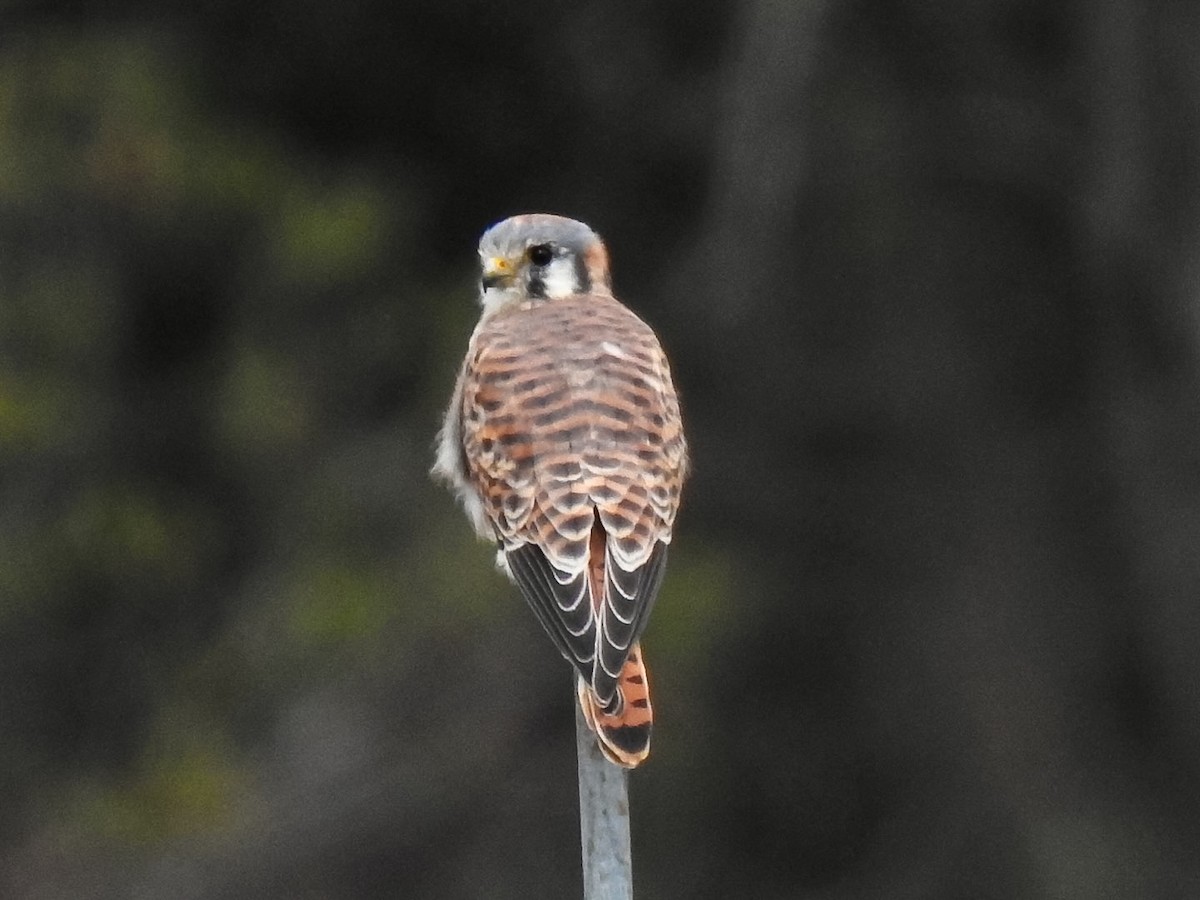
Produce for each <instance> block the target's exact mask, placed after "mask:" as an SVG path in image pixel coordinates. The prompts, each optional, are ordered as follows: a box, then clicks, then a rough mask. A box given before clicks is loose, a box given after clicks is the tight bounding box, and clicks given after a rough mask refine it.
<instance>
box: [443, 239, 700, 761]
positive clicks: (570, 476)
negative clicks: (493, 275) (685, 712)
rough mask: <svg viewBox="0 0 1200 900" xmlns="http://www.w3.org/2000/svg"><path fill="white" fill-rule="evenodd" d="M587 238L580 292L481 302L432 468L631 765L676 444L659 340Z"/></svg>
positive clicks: (676, 487)
mask: <svg viewBox="0 0 1200 900" xmlns="http://www.w3.org/2000/svg"><path fill="white" fill-rule="evenodd" d="M510 221H511V220H510ZM567 221H569V220H567ZM540 224H544V223H540ZM574 224H578V223H574ZM551 233H553V230H552V229H551ZM588 234H591V232H590V231H588ZM592 237H593V238H594V237H595V236H594V235H592ZM539 239H541V238H539ZM595 243H596V245H597V246H598V248H599V251H598V252H596V253H589V247H588V246H583V247H579V248H576V249H577V250H578V252H577V253H575V255H574V257H573V258H572V259H571V262H572V264H576V265H577V267H578V265H579V264H581V262H580V261H581V260H582V261H583V264H590V265H591V266H592V267H593V269H596V270H597V271H595V272H594V273H593V274H595V275H596V276H598V277H594V278H590V279H589V280H588V286H589V287H590V288H591V292H590V293H567V294H563V295H560V296H555V297H550V298H547V299H538V300H532V299H530V297H529V295H528V293H524V294H522V293H521V292H519V291H517V292H515V294H514V298H513V300H512V301H511V302H506V303H501V304H497V305H496V306H495V307H494V308H492V309H490V310H489V309H488V308H487V305H486V300H485V313H484V316H483V318H482V319H481V321H480V323H479V326H478V327H477V328H476V330H475V333H474V334H473V335H472V338H471V344H470V348H469V350H468V354H467V359H466V361H465V362H464V365H463V369H462V372H461V374H460V377H459V384H458V388H457V392H456V396H455V400H454V402H453V403H452V405H451V409H450V410H449V411H448V414H447V420H446V426H445V427H444V429H443V436H442V441H443V447H442V450H441V451H440V452H439V463H438V466H437V467H436V469H435V470H436V471H439V472H440V473H441V474H442V475H444V476H446V477H448V478H449V479H450V480H451V481H453V482H455V483H456V485H457V486H458V488H459V490H460V493H462V494H463V495H464V499H465V500H466V502H467V503H468V507H469V508H472V505H473V504H477V506H475V507H474V515H475V518H476V521H477V525H479V526H480V527H481V529H482V530H484V531H485V532H486V531H487V530H489V529H490V531H491V532H492V534H493V535H494V537H495V538H496V540H497V542H498V544H499V547H500V555H501V559H502V563H503V564H504V565H505V566H506V568H507V570H508V572H509V573H510V574H511V576H512V577H513V579H514V580H515V581H516V583H517V585H518V586H519V587H520V589H521V592H522V594H523V595H524V597H525V599H526V601H527V602H528V603H529V605H530V607H531V608H532V609H533V611H534V613H535V615H536V616H537V618H538V620H539V621H540V622H541V624H542V626H543V627H544V628H545V630H546V631H547V633H548V634H549V635H550V637H551V638H552V640H553V641H554V643H555V645H556V646H557V647H558V649H559V651H560V652H561V653H562V654H563V656H565V657H566V658H567V659H568V660H569V661H571V662H572V663H573V664H574V666H575V667H576V669H577V670H578V672H579V675H580V677H581V679H582V680H583V682H585V683H586V690H585V689H584V688H583V687H581V694H580V702H581V703H582V704H583V705H584V711H585V714H587V716H588V721H589V723H590V724H592V726H593V728H595V729H597V732H598V734H599V735H600V738H601V746H602V747H604V749H605V751H606V753H608V754H609V756H610V758H613V759H614V760H615V761H617V762H620V763H622V764H624V765H636V764H637V763H638V762H640V761H641V759H643V758H644V757H645V755H646V752H648V742H649V732H650V723H651V718H652V714H651V708H650V703H649V692H648V685H647V683H646V673H645V666H644V662H643V660H642V655H641V654H640V653H639V652H638V649H637V641H638V638H639V637H640V635H641V633H642V631H643V629H644V628H645V625H646V621H647V617H648V615H649V613H650V610H651V608H652V607H653V604H654V600H655V597H656V595H657V593H658V589H659V586H660V584H661V582H662V577H663V573H664V567H665V563H666V556H667V546H668V544H669V543H670V541H671V529H672V525H673V523H674V519H675V514H676V510H677V509H678V506H679V497H680V490H681V487H682V483H683V479H684V475H685V470H686V446H685V442H684V436H683V430H682V424H681V419H680V412H679V402H678V399H677V397H676V394H675V389H674V386H673V384H672V381H671V375H670V370H669V367H668V364H667V360H666V357H665V355H664V354H663V351H662V348H661V346H660V345H659V342H658V339H657V337H656V336H655V334H654V332H653V331H652V330H651V329H650V327H649V326H647V325H646V324H645V323H644V322H642V321H641V319H639V318H638V317H637V316H636V315H634V314H633V313H632V312H631V311H629V310H628V309H627V308H626V307H624V306H623V305H621V303H620V302H618V301H617V300H616V299H615V298H614V297H613V296H612V295H611V293H609V291H608V288H607V284H608V275H607V256H606V254H604V253H603V245H602V244H599V240H598V238H596V239H595ZM538 246H539V248H540V247H541V246H543V245H538ZM482 252H483V251H482V249H481V253H482ZM597 261H598V262H597ZM547 265H550V263H547ZM514 267H515V266H514ZM535 274H536V273H535ZM531 277H533V276H531ZM547 283H551V284H553V283H554V282H553V281H548V282H547ZM447 444H449V445H450V446H447ZM589 693H590V695H591V696H588V695H589ZM632 694H637V696H636V697H630V696H627V695H632ZM593 698H594V699H593ZM634 702H636V705H634Z"/></svg>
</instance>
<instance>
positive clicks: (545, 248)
mask: <svg viewBox="0 0 1200 900" xmlns="http://www.w3.org/2000/svg"><path fill="white" fill-rule="evenodd" d="M552 259H554V250H553V249H551V247H550V245H549V244H538V245H536V246H534V247H530V248H529V261H530V262H531V263H533V264H534V265H535V266H548V265H550V260H552Z"/></svg>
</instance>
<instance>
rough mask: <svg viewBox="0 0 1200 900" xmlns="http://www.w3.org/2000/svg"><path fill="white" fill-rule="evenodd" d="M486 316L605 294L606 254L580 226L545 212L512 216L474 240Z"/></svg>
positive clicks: (596, 238) (597, 238) (607, 287)
mask: <svg viewBox="0 0 1200 900" xmlns="http://www.w3.org/2000/svg"><path fill="white" fill-rule="evenodd" d="M479 263H480V268H481V272H480V280H479V301H480V303H481V304H482V306H483V308H484V311H485V313H486V312H492V311H495V310H498V309H500V308H503V307H507V306H510V305H514V304H522V303H533V302H539V301H548V300H555V299H558V298H560V297H568V296H571V295H572V294H586V293H596V292H602V293H608V292H609V291H610V290H611V284H610V281H609V274H608V251H607V250H605V248H604V242H603V241H601V240H600V236H599V235H598V234H596V232H594V231H592V229H590V228H589V227H588V226H587V225H584V224H583V223H582V222H577V221H575V220H574V219H567V218H564V217H562V216H552V215H549V214H546V213H531V214H528V215H522V216H513V217H512V218H509V219H505V220H504V221H502V222H498V223H497V224H495V225H493V226H492V227H491V228H489V229H488V230H487V231H485V232H484V233H483V237H482V238H480V240H479Z"/></svg>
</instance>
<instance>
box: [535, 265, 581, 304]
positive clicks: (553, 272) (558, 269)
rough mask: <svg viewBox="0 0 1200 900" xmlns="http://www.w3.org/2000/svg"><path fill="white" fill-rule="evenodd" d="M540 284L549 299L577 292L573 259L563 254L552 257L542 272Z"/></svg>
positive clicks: (577, 286)
mask: <svg viewBox="0 0 1200 900" xmlns="http://www.w3.org/2000/svg"><path fill="white" fill-rule="evenodd" d="M542 284H543V286H544V287H545V292H546V296H547V297H550V298H551V299H557V298H558V297H569V296H571V295H572V294H577V293H579V279H578V278H577V277H576V273H575V261H574V260H573V259H571V258H570V257H563V256H559V257H556V258H555V259H553V260H552V261H551V262H550V265H548V266H546V268H545V270H544V272H543V274H542Z"/></svg>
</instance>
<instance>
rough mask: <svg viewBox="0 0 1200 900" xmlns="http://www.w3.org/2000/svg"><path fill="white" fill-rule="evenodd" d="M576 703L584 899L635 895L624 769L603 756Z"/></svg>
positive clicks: (619, 898)
mask: <svg viewBox="0 0 1200 900" xmlns="http://www.w3.org/2000/svg"><path fill="white" fill-rule="evenodd" d="M574 706H575V750H576V753H577V755H578V757H579V837H580V842H581V844H582V847H583V898H584V900H633V857H632V854H631V853H630V849H629V793H628V790H627V773H626V771H625V770H624V769H623V768H621V767H620V766H618V765H615V764H613V763H611V762H609V761H608V760H607V759H605V758H604V755H603V754H602V753H601V752H600V748H599V747H597V746H596V736H595V735H594V734H592V730H591V729H590V728H588V726H587V722H586V721H585V720H584V718H583V711H582V710H581V709H580V708H579V704H578V703H576V704H574Z"/></svg>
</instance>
